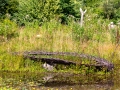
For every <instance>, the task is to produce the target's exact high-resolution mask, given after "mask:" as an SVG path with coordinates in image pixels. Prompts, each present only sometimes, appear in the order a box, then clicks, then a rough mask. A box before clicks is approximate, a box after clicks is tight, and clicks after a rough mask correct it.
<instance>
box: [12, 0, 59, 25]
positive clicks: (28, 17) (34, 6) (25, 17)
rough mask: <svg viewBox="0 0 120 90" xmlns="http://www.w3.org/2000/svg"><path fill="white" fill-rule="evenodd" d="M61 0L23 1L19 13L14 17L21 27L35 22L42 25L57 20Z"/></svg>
mask: <svg viewBox="0 0 120 90" xmlns="http://www.w3.org/2000/svg"><path fill="white" fill-rule="evenodd" d="M58 1H59V0H44V1H40V0H26V1H25V0H21V1H20V2H19V12H18V13H16V14H15V15H14V20H16V21H17V23H18V24H19V25H26V24H27V23H29V22H30V23H31V22H35V23H38V24H39V25H41V24H42V23H43V22H46V21H49V20H50V19H53V18H55V16H56V11H57V9H58V7H59V6H58Z"/></svg>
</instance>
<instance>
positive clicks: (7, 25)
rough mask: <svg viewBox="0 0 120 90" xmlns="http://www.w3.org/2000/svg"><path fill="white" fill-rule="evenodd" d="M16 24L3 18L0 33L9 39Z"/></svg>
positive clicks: (13, 33)
mask: <svg viewBox="0 0 120 90" xmlns="http://www.w3.org/2000/svg"><path fill="white" fill-rule="evenodd" d="M16 30H17V25H16V24H15V23H14V22H12V21H10V20H9V19H4V20H3V22H1V23H0V35H1V36H4V37H5V38H7V39H9V38H11V37H13V36H14V35H15V34H16Z"/></svg>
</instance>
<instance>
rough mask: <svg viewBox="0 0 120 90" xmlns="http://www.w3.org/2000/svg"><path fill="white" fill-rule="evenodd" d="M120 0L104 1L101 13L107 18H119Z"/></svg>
mask: <svg viewBox="0 0 120 90" xmlns="http://www.w3.org/2000/svg"><path fill="white" fill-rule="evenodd" d="M119 13H120V1H119V0H110V1H107V2H104V4H103V10H102V13H101V15H103V17H104V18H107V19H118V18H119V17H120V15H119Z"/></svg>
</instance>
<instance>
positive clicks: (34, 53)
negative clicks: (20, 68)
mask: <svg viewBox="0 0 120 90" xmlns="http://www.w3.org/2000/svg"><path fill="white" fill-rule="evenodd" d="M14 54H20V53H19V52H15V53H14ZM41 55H46V56H51V55H62V56H74V57H79V58H86V59H88V60H93V61H95V62H97V63H98V64H97V65H88V64H84V65H85V66H87V67H90V66H95V67H106V68H107V69H108V71H111V70H112V69H113V68H114V65H113V64H112V63H111V62H109V61H108V60H106V59H103V58H100V57H95V56H92V55H87V54H79V53H72V52H45V51H26V52H24V53H23V56H24V57H25V58H29V59H31V60H35V61H40V60H41V61H42V62H47V63H57V64H64V65H70V64H74V65H76V63H75V62H72V61H67V60H62V59H55V58H41V57H36V56H41ZM80 65H82V64H80Z"/></svg>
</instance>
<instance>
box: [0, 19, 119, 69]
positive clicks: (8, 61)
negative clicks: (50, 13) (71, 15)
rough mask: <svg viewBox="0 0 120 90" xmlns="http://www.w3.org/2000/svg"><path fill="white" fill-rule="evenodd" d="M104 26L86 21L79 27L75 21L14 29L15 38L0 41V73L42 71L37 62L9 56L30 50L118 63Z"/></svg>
mask: <svg viewBox="0 0 120 90" xmlns="http://www.w3.org/2000/svg"><path fill="white" fill-rule="evenodd" d="M103 23H104V25H103ZM106 26H107V22H105V21H97V20H96V21H95V20H91V21H89V22H86V23H85V24H84V27H83V28H81V27H80V26H79V24H78V23H76V22H69V24H68V25H63V24H61V23H59V22H57V21H56V20H51V21H50V22H46V23H44V24H43V25H42V26H39V25H37V24H35V25H31V26H29V25H28V26H26V27H17V28H18V31H17V33H18V37H15V38H11V39H10V40H9V41H5V42H0V48H1V49H0V62H1V63H0V70H10V71H20V70H23V71H39V70H40V71H44V70H43V69H42V68H41V67H42V65H41V63H38V62H33V61H30V60H23V59H22V57H21V56H19V57H18V56H14V55H12V53H13V52H24V51H31V50H42V51H53V52H57V51H58V52H78V53H87V54H90V55H95V56H99V57H102V58H106V59H108V60H111V61H112V62H114V63H118V60H120V57H119V56H120V46H118V47H117V49H115V48H116V44H115V43H114V42H112V41H111V38H112V37H111V35H110V31H108V30H107V29H106ZM15 28H16V27H15ZM37 35H39V36H40V37H37ZM113 52H114V53H115V54H114V56H112V55H113Z"/></svg>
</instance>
